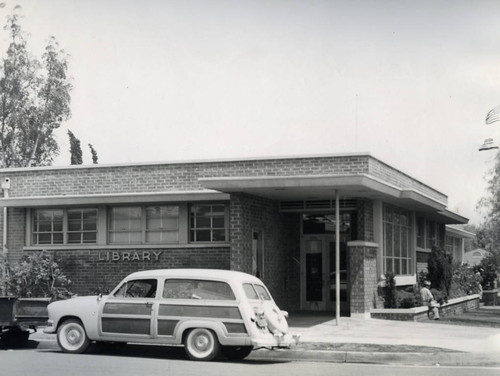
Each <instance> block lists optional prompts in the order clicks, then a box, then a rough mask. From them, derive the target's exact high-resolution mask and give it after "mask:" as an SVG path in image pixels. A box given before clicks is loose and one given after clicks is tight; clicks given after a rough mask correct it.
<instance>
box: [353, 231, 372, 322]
mask: <svg viewBox="0 0 500 376" xmlns="http://www.w3.org/2000/svg"><path fill="white" fill-rule="evenodd" d="M347 246H348V248H349V271H350V274H349V283H350V286H351V289H350V294H351V317H357V318H369V317H370V309H371V308H372V307H374V306H375V303H374V302H375V301H376V299H377V250H378V244H377V243H371V242H365V241H359V240H357V241H352V242H349V243H347Z"/></svg>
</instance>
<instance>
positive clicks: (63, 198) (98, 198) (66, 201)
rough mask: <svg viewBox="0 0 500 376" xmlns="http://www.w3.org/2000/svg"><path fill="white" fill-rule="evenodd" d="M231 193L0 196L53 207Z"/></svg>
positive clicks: (16, 203) (6, 201) (3, 203)
mask: <svg viewBox="0 0 500 376" xmlns="http://www.w3.org/2000/svg"><path fill="white" fill-rule="evenodd" d="M229 199H230V195H229V194H225V193H221V192H216V191H211V190H203V191H178V192H135V193H113V194H95V195H60V196H39V197H9V198H0V207H12V208H13V207H24V208H36V207H51V206H86V205H113V204H144V203H156V202H183V201H215V200H217V201H218V200H229Z"/></svg>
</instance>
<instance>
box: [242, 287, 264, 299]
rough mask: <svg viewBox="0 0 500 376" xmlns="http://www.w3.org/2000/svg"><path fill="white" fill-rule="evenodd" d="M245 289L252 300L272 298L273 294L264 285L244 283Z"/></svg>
mask: <svg viewBox="0 0 500 376" xmlns="http://www.w3.org/2000/svg"><path fill="white" fill-rule="evenodd" d="M243 290H244V291H245V295H246V296H247V298H248V299H250V300H259V299H260V300H271V296H270V295H269V293H268V292H267V290H266V288H265V287H264V286H261V285H253V284H251V283H244V284H243Z"/></svg>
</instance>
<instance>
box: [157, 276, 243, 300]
mask: <svg viewBox="0 0 500 376" xmlns="http://www.w3.org/2000/svg"><path fill="white" fill-rule="evenodd" d="M163 298H165V299H209V300H235V299H236V298H235V296H234V293H233V290H232V289H231V287H230V286H229V285H228V284H227V283H225V282H219V281H204V280H195V279H167V280H166V281H165V285H164V287H163Z"/></svg>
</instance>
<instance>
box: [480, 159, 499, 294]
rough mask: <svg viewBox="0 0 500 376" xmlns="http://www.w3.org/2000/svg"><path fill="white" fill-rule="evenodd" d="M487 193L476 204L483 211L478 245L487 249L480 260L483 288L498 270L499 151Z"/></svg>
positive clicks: (490, 282)
mask: <svg viewBox="0 0 500 376" xmlns="http://www.w3.org/2000/svg"><path fill="white" fill-rule="evenodd" d="M488 176H489V179H488V186H487V195H486V196H485V197H483V198H482V199H481V200H480V201H479V204H478V209H481V210H482V211H483V212H484V214H485V215H484V222H483V223H482V224H481V225H480V226H479V228H478V231H477V234H476V236H477V242H478V246H479V247H481V248H484V249H486V250H487V251H489V254H488V256H486V257H485V258H484V259H483V260H482V262H481V266H482V267H483V269H484V271H485V274H484V275H483V278H484V279H483V286H484V288H492V286H493V282H494V280H495V279H496V278H497V277H498V274H499V271H500V153H497V155H496V157H495V165H494V167H493V168H492V169H491V170H490V171H489V173H488Z"/></svg>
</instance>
